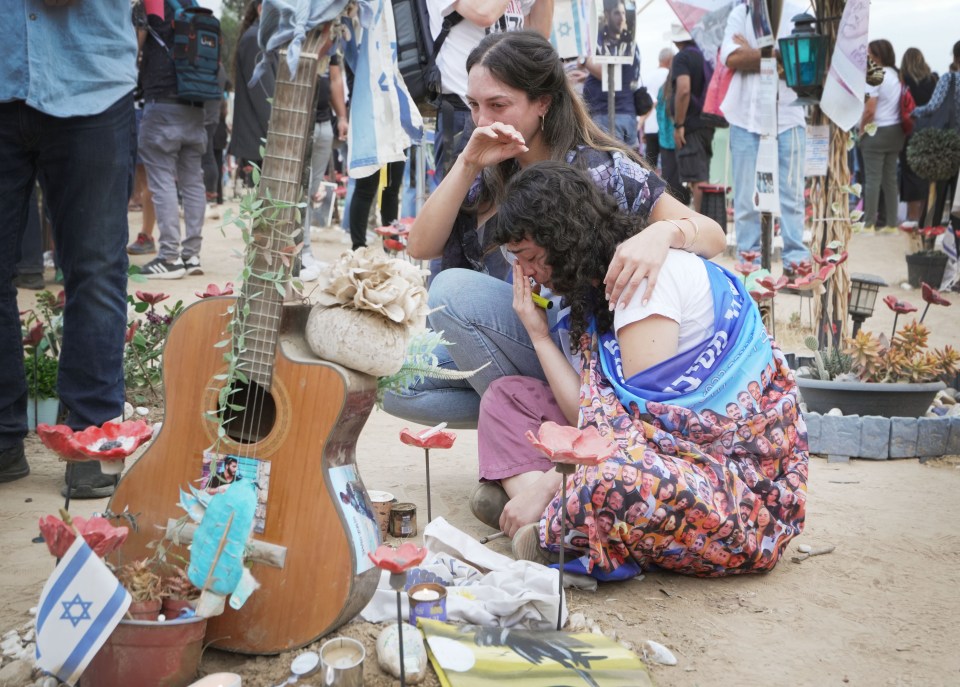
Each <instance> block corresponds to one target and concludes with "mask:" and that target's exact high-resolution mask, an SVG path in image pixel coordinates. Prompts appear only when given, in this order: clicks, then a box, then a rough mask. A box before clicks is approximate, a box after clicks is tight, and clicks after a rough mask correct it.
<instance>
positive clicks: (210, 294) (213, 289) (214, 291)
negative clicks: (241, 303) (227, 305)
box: [194, 281, 233, 298]
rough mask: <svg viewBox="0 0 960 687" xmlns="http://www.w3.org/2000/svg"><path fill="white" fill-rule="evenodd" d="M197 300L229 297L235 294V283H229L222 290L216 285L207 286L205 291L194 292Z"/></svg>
mask: <svg viewBox="0 0 960 687" xmlns="http://www.w3.org/2000/svg"><path fill="white" fill-rule="evenodd" d="M194 293H195V294H196V295H197V298H216V297H217V296H229V295H231V294H232V293H233V282H232V281H228V282H227V283H226V284H224V285H223V288H222V289H221V288H220V287H219V286H217V285H216V284H207V288H206V290H204V291H194Z"/></svg>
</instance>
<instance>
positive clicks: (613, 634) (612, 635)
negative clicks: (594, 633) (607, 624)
mask: <svg viewBox="0 0 960 687" xmlns="http://www.w3.org/2000/svg"><path fill="white" fill-rule="evenodd" d="M603 634H605V635H606V636H607V637H609V638H610V639H611V640H613V641H614V642H615V641H617V631H616V630H615V629H610V630H607V631H606V632H604V633H603Z"/></svg>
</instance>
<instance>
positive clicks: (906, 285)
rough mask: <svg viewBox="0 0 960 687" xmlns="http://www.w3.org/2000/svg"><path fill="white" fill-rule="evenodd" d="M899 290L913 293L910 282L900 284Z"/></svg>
mask: <svg viewBox="0 0 960 687" xmlns="http://www.w3.org/2000/svg"><path fill="white" fill-rule="evenodd" d="M900 289H901V290H903V291H913V286H911V284H910V282H908V281H904V282H900Z"/></svg>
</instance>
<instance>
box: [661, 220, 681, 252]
mask: <svg viewBox="0 0 960 687" xmlns="http://www.w3.org/2000/svg"><path fill="white" fill-rule="evenodd" d="M681 219H684V218H681ZM663 221H664V222H669V223H670V224H672V225H673V226H675V227H676V228H677V231H679V232H680V236H682V237H683V243H681V244H680V249H679V250H685V249H684V246H686V245H687V232H685V231H684V230H683V227H681V226H680V224H679V223H678V222H675V221H673V220H672V219H665V220H663Z"/></svg>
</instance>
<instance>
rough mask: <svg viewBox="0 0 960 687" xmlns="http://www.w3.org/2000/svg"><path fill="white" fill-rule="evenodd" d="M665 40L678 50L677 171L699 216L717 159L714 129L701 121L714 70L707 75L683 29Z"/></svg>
mask: <svg viewBox="0 0 960 687" xmlns="http://www.w3.org/2000/svg"><path fill="white" fill-rule="evenodd" d="M665 38H667V39H668V40H670V41H673V43H674V45H676V47H677V54H676V55H675V56H674V58H673V64H672V66H671V67H670V78H669V81H670V88H671V90H672V92H673V100H672V102H670V103H668V110H669V112H670V113H671V114H672V116H673V124H674V130H673V140H674V144H675V145H676V151H677V167H678V168H679V170H680V181H682V182H684V183H686V184H688V185H689V186H690V191H691V193H692V195H693V209H694V210H696V211H697V212H699V211H700V199H701V196H702V191H701V190H700V185H701V184H706V183H707V182H709V181H710V160H711V158H712V157H713V127H712V126H710V125H709V124H708V123H707V122H705V121H704V120H703V118H702V117H701V113H702V112H703V99H704V96H705V95H706V92H707V85H708V84H709V83H710V75H711V74H712V70H710V73H707V70H708V63H707V62H706V60H705V59H704V57H703V53H702V52H700V48H698V47H697V44H696V43H694V41H693V38H692V37H691V36H690V34H689V33H687V30H686V29H684V28H683V26H681V25H680V24H672V25H671V27H670V32H669V33H668V34H667V35H666V36H665Z"/></svg>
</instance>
